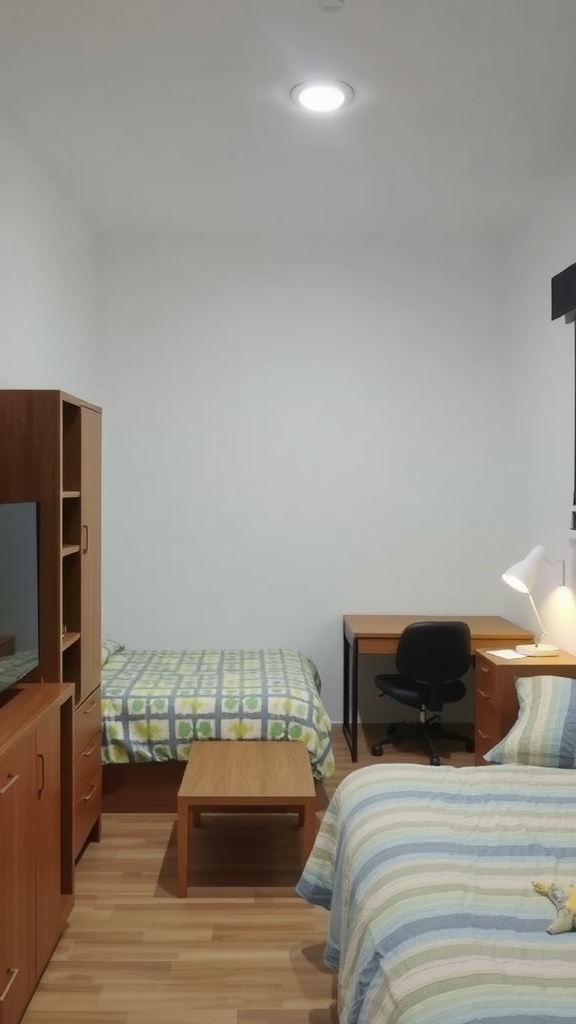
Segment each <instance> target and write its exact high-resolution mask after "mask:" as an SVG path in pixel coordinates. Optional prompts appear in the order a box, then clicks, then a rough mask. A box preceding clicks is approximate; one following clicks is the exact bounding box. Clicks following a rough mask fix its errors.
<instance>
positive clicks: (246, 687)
mask: <svg viewBox="0 0 576 1024" xmlns="http://www.w3.org/2000/svg"><path fill="white" fill-rule="evenodd" d="M330 729H331V723H330V719H329V717H328V715H327V713H326V709H325V708H324V705H323V703H322V700H321V698H320V677H319V675H318V672H317V670H316V667H315V666H314V664H313V663H312V662H311V661H310V660H309V659H308V658H306V657H305V656H304V655H303V654H301V653H300V652H298V651H292V650H284V649H278V650H253V651H242V650H230V651H135V650H127V649H126V648H124V647H122V646H121V645H120V644H112V643H111V642H110V641H106V642H105V643H104V644H103V665H102V760H103V762H104V763H105V764H118V763H127V762H145V761H186V760H188V757H189V754H190V744H191V743H192V742H193V741H194V740H210V739H212V740H298V741H300V742H302V743H305V744H306V746H307V748H308V751H309V754H310V764H311V767H312V774H313V775H314V778H316V779H319V780H321V779H325V778H328V776H329V775H331V774H332V772H333V771H334V756H333V753H332V744H331V742H330Z"/></svg>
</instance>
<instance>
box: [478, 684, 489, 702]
mask: <svg viewBox="0 0 576 1024" xmlns="http://www.w3.org/2000/svg"><path fill="white" fill-rule="evenodd" d="M476 693H477V694H478V695H479V696H480V697H484V700H489V699H490V694H489V693H484V690H481V689H480V687H478V689H477V690H476Z"/></svg>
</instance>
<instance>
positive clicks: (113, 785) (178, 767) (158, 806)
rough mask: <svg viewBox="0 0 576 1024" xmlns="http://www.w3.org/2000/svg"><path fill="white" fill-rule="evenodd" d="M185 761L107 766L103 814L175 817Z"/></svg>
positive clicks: (105, 767) (103, 768)
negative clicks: (146, 814)
mask: <svg viewBox="0 0 576 1024" xmlns="http://www.w3.org/2000/svg"><path fill="white" fill-rule="evenodd" d="M185 769H186V761H163V762H156V761H154V762H151V763H143V764H105V765H103V767H102V810H103V811H104V812H105V813H107V814H130V813H132V814H133V813H139V814H142V813H149V814H176V808H177V801H176V798H177V796H178V790H179V788H180V783H181V782H182V776H183V775H184V771H185Z"/></svg>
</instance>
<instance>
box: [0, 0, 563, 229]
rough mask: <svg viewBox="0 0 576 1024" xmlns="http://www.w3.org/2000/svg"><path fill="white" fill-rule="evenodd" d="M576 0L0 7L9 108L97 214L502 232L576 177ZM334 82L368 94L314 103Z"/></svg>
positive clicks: (114, 2)
mask: <svg viewBox="0 0 576 1024" xmlns="http://www.w3.org/2000/svg"><path fill="white" fill-rule="evenodd" d="M575 38H576V2H575V0H346V3H345V6H344V7H343V9H341V10H340V11H336V12H335V11H330V12H327V11H323V10H322V9H321V8H320V6H319V3H318V0H49V2H48V0H0V109H1V110H2V112H3V113H4V115H5V116H6V118H7V120H8V121H9V123H10V124H11V126H12V128H13V129H14V130H15V131H16V133H17V134H18V135H19V136H20V137H21V138H22V139H23V140H24V141H25V142H26V143H27V144H28V146H29V148H30V149H31V150H32V152H33V153H34V154H35V156H36V157H37V158H38V159H39V160H40V162H41V163H42V164H43V165H44V166H45V167H46V168H48V169H49V170H50V172H51V173H52V174H53V175H54V176H55V177H56V178H57V179H58V180H59V181H60V182H61V183H62V185H63V186H64V188H65V190H66V192H67V194H68V195H69V196H70V197H71V199H72V200H73V201H74V202H75V203H76V204H77V205H78V206H79V207H80V208H81V209H82V210H84V211H85V212H86V213H87V214H88V216H89V217H90V218H91V220H92V221H93V222H94V223H95V225H96V226H98V227H99V228H101V229H104V230H109V231H128V232H134V231H136V232H139V231H142V232H158V233H174V232H178V233H187V234H188V233H195V234H198V235H203V236H223V235H246V234H253V235H274V236H285V235H292V236H295V237H300V238H303V237H305V236H326V237H333V238H342V237H343V236H346V235H362V236H364V235H366V236H367V235H377V234H381V233H382V232H386V231H403V230H409V229H418V230H428V229H431V230H435V229H440V230H443V231H452V230H454V231H461V230H466V231H468V230H472V231H488V232H491V231H506V230H507V229H509V228H513V227H514V226H516V225H517V224H518V223H519V222H521V221H522V219H523V218H525V217H526V216H528V215H529V214H530V213H531V211H532V210H533V209H534V207H535V206H537V204H538V203H539V202H541V201H542V200H543V197H545V195H546V194H549V193H550V192H551V191H553V190H554V189H555V188H557V187H559V185H560V184H561V183H566V181H569V180H570V178H573V177H574V176H575V175H576V101H575V100H576V60H575V59H574V39H575ZM319 76H330V77H335V78H338V79H343V80H345V81H347V82H349V83H350V84H351V85H352V86H353V88H354V90H355V92H356V99H355V102H354V103H353V104H352V105H351V106H350V107H348V108H346V109H345V110H344V111H342V112H341V113H340V114H337V115H333V116H332V117H330V118H319V117H318V116H314V115H310V114H306V113H304V112H302V111H299V110H298V109H297V108H296V106H295V105H294V104H293V103H292V101H291V100H290V96H289V93H290V89H291V87H292V86H293V85H294V84H296V83H298V82H300V81H303V80H305V79H309V78H317V77H319Z"/></svg>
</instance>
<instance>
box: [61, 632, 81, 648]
mask: <svg viewBox="0 0 576 1024" xmlns="http://www.w3.org/2000/svg"><path fill="white" fill-rule="evenodd" d="M79 639H80V633H63V634H62V650H63V651H65V650H66V649H67V648H68V647H71V646H72V644H75V643H76V641H77V640H79Z"/></svg>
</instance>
